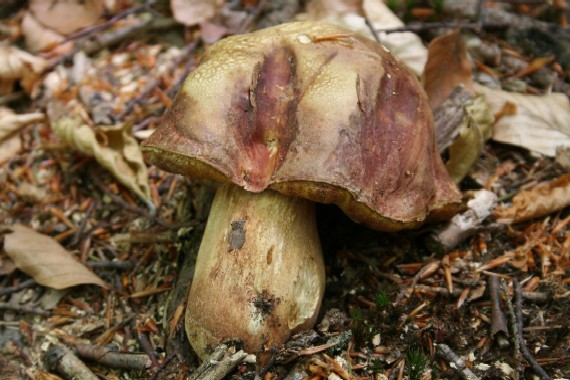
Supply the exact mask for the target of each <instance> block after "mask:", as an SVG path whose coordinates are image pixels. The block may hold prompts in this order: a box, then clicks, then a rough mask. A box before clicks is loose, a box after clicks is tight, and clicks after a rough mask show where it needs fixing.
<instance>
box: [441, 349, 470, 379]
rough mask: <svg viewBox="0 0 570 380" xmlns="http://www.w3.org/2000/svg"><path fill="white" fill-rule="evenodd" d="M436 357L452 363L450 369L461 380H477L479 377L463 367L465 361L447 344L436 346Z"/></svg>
mask: <svg viewBox="0 0 570 380" xmlns="http://www.w3.org/2000/svg"><path fill="white" fill-rule="evenodd" d="M437 355H439V356H440V357H441V358H442V359H444V360H447V361H448V362H449V363H452V365H451V366H450V367H451V368H452V369H453V370H454V371H455V373H457V374H458V375H459V376H461V377H462V378H463V379H467V380H479V377H478V376H477V375H475V374H474V373H473V372H471V370H470V369H469V368H467V366H465V361H464V360H463V359H462V358H461V357H459V356H458V355H457V354H456V353H455V352H453V351H452V350H451V348H450V347H449V346H448V345H447V344H443V343H440V344H438V345H437Z"/></svg>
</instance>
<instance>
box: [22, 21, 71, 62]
mask: <svg viewBox="0 0 570 380" xmlns="http://www.w3.org/2000/svg"><path fill="white" fill-rule="evenodd" d="M22 32H23V33H24V37H25V38H26V47H27V48H28V50H30V51H32V52H39V51H44V50H49V49H51V48H53V47H54V46H56V45H58V44H60V43H61V42H63V40H64V37H63V36H62V35H61V34H59V33H57V32H56V31H54V30H51V29H49V28H46V27H45V26H44V25H42V24H41V23H40V22H39V21H38V20H36V18H35V17H34V16H33V15H32V14H31V13H30V12H26V14H25V15H24V18H23V20H22ZM67 45H68V46H70V45H71V43H68V44H67Z"/></svg>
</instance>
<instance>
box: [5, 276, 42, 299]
mask: <svg viewBox="0 0 570 380" xmlns="http://www.w3.org/2000/svg"><path fill="white" fill-rule="evenodd" d="M34 285H37V282H36V280H32V279H30V280H26V281H22V282H21V283H19V284H18V285H16V286H9V287H7V288H2V289H0V297H1V296H5V295H7V294H12V293H15V292H18V291H20V290H22V289H26V288H29V287H32V286H34Z"/></svg>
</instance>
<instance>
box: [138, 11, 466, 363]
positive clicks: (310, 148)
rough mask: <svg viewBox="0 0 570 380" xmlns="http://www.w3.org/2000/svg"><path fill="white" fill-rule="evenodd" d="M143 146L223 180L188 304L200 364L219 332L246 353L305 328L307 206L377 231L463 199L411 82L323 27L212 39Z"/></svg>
mask: <svg viewBox="0 0 570 380" xmlns="http://www.w3.org/2000/svg"><path fill="white" fill-rule="evenodd" d="M142 147H143V151H144V152H145V154H146V155H147V157H148V158H149V160H150V162H151V163H153V164H155V165H156V166H158V167H159V168H161V169H164V170H167V171H170V172H173V173H179V174H182V175H184V176H188V177H190V178H207V179H214V180H216V181H218V182H220V183H221V185H220V186H219V187H218V189H217V192H216V195H215V198H214V201H213V204H212V208H211V211H210V214H209V217H208V222H207V224H206V229H205V232H204V236H203V239H202V243H201V246H200V249H199V252H198V257H197V262H196V269H195V275H194V279H193V282H192V285H191V289H190V293H189V297H188V302H187V305H186V316H185V322H186V333H187V336H188V339H189V341H190V343H191V344H192V346H193V348H194V349H195V351H196V352H197V353H198V355H199V356H201V357H202V358H203V357H205V355H206V354H207V351H208V347H214V346H215V345H217V344H218V343H220V342H221V341H222V340H224V339H230V338H231V339H234V338H237V339H241V340H242V341H243V343H244V347H245V349H246V350H247V351H249V352H256V351H258V350H260V349H262V348H263V346H277V345H279V344H282V343H283V342H284V341H286V340H287V338H288V337H290V336H291V334H294V333H296V332H299V331H302V330H304V329H307V328H310V327H311V326H313V325H314V323H315V320H316V318H317V314H318V310H319V307H320V304H321V300H322V297H323V293H324V287H325V272H324V265H323V259H322V253H321V248H320V243H319V239H318V235H317V230H316V226H315V224H316V222H315V216H314V206H313V202H322V203H335V204H337V205H338V206H339V207H340V208H341V209H342V210H343V211H344V212H345V213H346V214H347V215H348V216H349V217H350V218H352V219H353V220H354V221H355V222H357V223H360V224H363V225H365V226H367V227H369V228H372V229H375V230H381V231H398V230H402V229H408V228H416V227H418V226H420V225H422V224H423V223H424V222H425V221H427V220H436V219H442V218H447V217H450V216H451V215H453V214H454V213H455V212H456V211H457V209H458V207H459V205H460V199H461V194H460V192H459V190H458V189H457V187H456V186H455V185H454V184H453V183H452V181H451V180H450V179H449V177H448V174H447V172H446V170H445V167H444V166H443V164H442V161H441V159H440V157H439V153H438V149H437V147H436V143H435V140H434V127H433V121H432V114H431V110H430V107H429V104H428V101H427V98H426V95H425V93H424V91H423V89H422V87H421V85H420V84H419V82H418V80H417V79H416V77H415V76H414V75H413V74H412V73H411V72H410V71H409V70H408V69H406V67H405V66H404V65H403V64H402V63H401V62H400V61H398V59H396V58H395V57H394V56H392V55H391V54H390V53H389V52H388V50H387V49H386V48H384V47H383V46H382V45H379V44H377V43H376V42H373V41H371V40H369V39H367V38H366V37H363V36H361V35H358V34H355V33H354V32H352V31H350V30H348V29H345V28H342V27H339V26H336V25H332V24H326V23H315V22H296V23H288V24H282V25H279V26H276V27H271V28H267V29H263V30H260V31H257V32H254V33H251V34H246V35H238V36H233V37H229V38H226V39H224V40H222V41H220V42H218V43H216V44H214V45H213V46H211V47H210V48H209V49H208V50H207V52H206V53H205V55H204V57H203V59H202V61H201V62H200V65H199V66H198V67H197V68H196V69H195V70H194V71H193V72H192V73H191V74H190V75H189V76H188V78H187V79H186V81H185V82H184V85H183V87H182V89H181V90H180V92H179V93H178V95H177V96H176V99H175V101H174V103H173V104H172V105H171V107H170V108H169V109H168V110H167V111H166V113H165V115H164V117H163V119H162V122H161V123H160V125H159V126H158V128H157V129H156V130H155V132H154V133H153V134H152V135H151V136H150V137H149V138H148V139H147V140H146V141H144V142H143V146H142Z"/></svg>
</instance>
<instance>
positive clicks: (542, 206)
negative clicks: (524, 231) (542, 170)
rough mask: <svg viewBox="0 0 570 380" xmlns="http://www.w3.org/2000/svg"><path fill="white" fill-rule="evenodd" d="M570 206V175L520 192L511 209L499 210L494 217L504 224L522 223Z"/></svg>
mask: <svg viewBox="0 0 570 380" xmlns="http://www.w3.org/2000/svg"><path fill="white" fill-rule="evenodd" d="M569 205H570V174H564V175H562V176H560V177H558V178H557V179H556V180H554V181H552V182H549V183H546V184H541V185H538V186H535V187H533V188H532V189H530V190H525V191H523V192H520V193H519V194H517V195H516V196H515V197H514V198H513V203H512V206H511V207H503V208H497V209H495V211H494V212H493V215H494V216H495V217H496V218H497V219H499V220H500V221H502V222H503V223H506V224H510V223H520V222H524V221H526V220H529V219H534V218H540V217H542V216H545V215H548V214H552V213H553V212H556V211H559V210H562V209H563V208H565V207H567V206H569Z"/></svg>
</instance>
